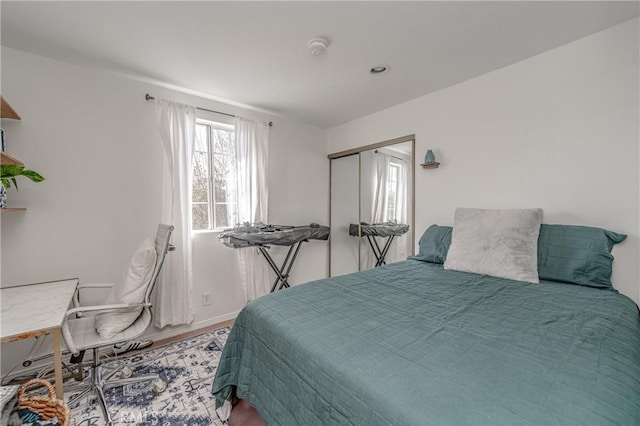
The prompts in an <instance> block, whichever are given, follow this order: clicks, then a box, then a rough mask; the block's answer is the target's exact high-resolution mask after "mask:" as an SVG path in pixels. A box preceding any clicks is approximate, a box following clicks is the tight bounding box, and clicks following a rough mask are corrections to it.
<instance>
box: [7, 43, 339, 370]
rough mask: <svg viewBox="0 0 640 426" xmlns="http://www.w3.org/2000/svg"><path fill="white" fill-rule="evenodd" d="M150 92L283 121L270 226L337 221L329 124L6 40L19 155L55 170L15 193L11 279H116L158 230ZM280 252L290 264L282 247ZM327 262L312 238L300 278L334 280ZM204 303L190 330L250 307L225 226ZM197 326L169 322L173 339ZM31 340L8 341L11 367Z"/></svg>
mask: <svg viewBox="0 0 640 426" xmlns="http://www.w3.org/2000/svg"><path fill="white" fill-rule="evenodd" d="M147 92H149V93H151V94H153V95H154V96H156V97H164V98H168V99H173V100H176V101H179V102H184V103H189V104H192V105H196V106H200V107H204V108H209V109H214V110H220V111H225V112H229V113H234V114H242V115H245V116H248V117H252V118H257V119H261V120H265V121H273V122H274V126H273V127H272V129H271V134H270V139H271V150H270V163H269V167H270V173H269V186H270V205H269V217H270V221H271V222H273V223H279V224H308V223H310V222H318V223H321V224H327V223H328V203H327V200H328V181H329V178H328V168H329V162H328V160H327V158H326V152H325V140H326V132H325V131H324V130H323V129H319V128H316V127H313V126H309V125H305V124H300V123H296V122H293V121H289V120H285V119H283V118H279V117H270V116H267V115H263V114H258V113H255V112H251V111H242V110H240V109H238V108H236V107H231V106H226V105H222V104H219V103H216V102H213V101H210V100H207V99H201V98H197V97H194V96H190V95H186V94H182V93H177V92H173V91H170V90H166V89H163V88H160V87H156V86H152V85H149V84H146V83H142V82H139V81H134V80H130V79H127V78H123V77H120V76H116V75H113V74H109V73H106V72H102V71H99V70H93V69H88V68H82V67H77V66H73V65H70V64H66V63H62V62H58V61H54V60H51V59H48V58H44V57H40V56H35V55H32V54H28V53H24V52H21V51H17V50H14V49H9V48H5V47H3V48H2V95H3V96H4V97H5V98H6V99H8V100H9V102H10V103H11V105H12V106H13V107H14V108H15V109H16V111H18V113H19V114H20V115H21V116H22V121H19V122H10V121H8V120H3V122H2V126H3V128H4V129H5V130H6V133H7V140H8V151H9V152H10V153H12V154H13V155H15V156H17V157H18V158H20V159H22V160H23V161H24V162H25V163H26V164H27V166H28V167H29V168H33V169H35V170H37V171H39V172H40V173H41V174H42V175H44V176H45V177H46V181H45V182H43V183H41V184H33V183H31V182H28V181H23V182H21V183H20V191H19V192H17V193H16V192H15V191H13V190H11V191H10V193H9V204H10V206H25V207H28V210H27V211H26V212H23V213H5V214H3V215H2V216H1V232H2V234H1V237H2V252H1V254H2V258H1V269H2V270H1V282H2V285H3V286H8V285H15V284H21V283H30V282H39V281H49V280H54V279H59V278H64V277H79V278H80V280H81V282H85V283H86V282H114V281H117V280H119V279H120V277H121V276H122V275H123V273H124V272H125V269H126V267H127V265H128V262H129V259H130V257H131V255H132V253H133V251H134V250H135V248H136V246H137V245H138V243H139V242H140V241H141V240H142V239H143V238H145V237H146V236H149V235H153V233H154V232H155V228H156V225H157V223H158V221H159V219H160V217H161V214H160V213H161V212H160V208H161V188H160V184H159V181H160V178H161V170H162V161H163V157H162V147H161V142H160V140H159V134H158V131H157V126H156V123H155V118H154V108H153V105H151V104H150V103H149V102H147V101H145V100H144V94H145V93H147ZM273 252H274V253H275V257H276V259H278V261H279V262H280V261H281V259H282V257H283V250H282V249H279V248H275V249H273ZM327 257H328V250H327V243H326V242H317V241H314V242H311V243H309V244H306V245H305V246H304V247H303V249H302V251H301V254H300V257H299V260H298V262H297V263H296V265H295V267H294V269H293V271H292V278H291V282H292V283H301V282H305V281H308V280H311V279H316V278H322V277H325V276H326V275H327V272H328V263H327ZM203 292H211V293H212V295H213V303H212V305H210V306H206V307H203V306H201V295H202V293H203ZM194 298H195V301H194V304H195V306H196V314H195V322H194V324H193V326H192V327H190V328H199V327H202V326H206V325H209V324H213V323H215V322H219V321H222V320H226V319H230V318H233V317H234V316H235V314H236V313H237V312H238V311H239V310H240V309H241V308H242V306H243V304H244V299H243V294H242V291H241V290H240V287H239V282H238V270H237V266H236V252H235V251H234V250H232V249H229V248H226V247H224V246H223V245H222V243H220V242H219V241H218V239H217V234H215V233H199V234H197V235H196V236H195V237H194ZM25 309H28V307H25ZM187 329H188V328H184V327H183V328H179V329H173V330H172V329H164V330H162V333H163V335H162V337H164V336H166V335H169V334H176V333H178V332H182V331H186V330H187ZM151 333H152V334H157V333H160V331H159V330H152V332H151ZM158 337H160V336H158ZM27 346H28V345H26V344H22V343H20V342H17V343H11V344H3V346H2V370H3V372H6V371H7V369H8V368H10V367H13V365H14V364H15V362H16V361H17V360H18V359H20V357H21V356H22V355H23V354H24V351H25V350H26V349H25V348H26V347H27Z"/></svg>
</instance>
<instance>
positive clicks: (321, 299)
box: [213, 260, 640, 425]
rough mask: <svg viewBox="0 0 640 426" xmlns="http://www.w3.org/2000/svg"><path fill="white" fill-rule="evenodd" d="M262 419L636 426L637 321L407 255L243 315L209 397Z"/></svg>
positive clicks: (573, 298) (589, 303) (632, 313)
mask: <svg viewBox="0 0 640 426" xmlns="http://www.w3.org/2000/svg"><path fill="white" fill-rule="evenodd" d="M234 388H235V389H236V393H237V396H238V397H239V398H244V399H248V400H249V402H250V403H251V404H252V405H253V406H254V407H255V408H256V410H257V411H258V412H259V413H260V415H261V416H262V417H263V418H264V419H265V421H266V422H267V424H270V425H392V424H393V425H430V424H431V425H515V424H522V425H551V424H553V425H565V424H566V425H609V424H619V425H638V424H640V318H639V314H638V308H637V306H636V304H635V303H634V302H633V301H632V300H631V299H629V298H627V297H625V296H623V295H620V294H617V293H615V292H613V291H609V290H603V289H596V288H590V287H583V286H577V285H572V284H562V283H556V282H545V281H542V282H541V283H540V284H529V283H522V282H517V281H512V280H507V279H501V278H492V277H487V276H482V275H476V274H469V273H464V272H456V271H445V270H443V268H442V265H437V264H432V263H426V262H420V261H415V260H409V261H405V262H398V263H394V264H390V265H386V266H383V267H380V268H375V269H372V270H368V271H364V272H358V273H355V274H349V275H344V276H340V277H334V278H330V279H325V280H320V281H315V282H311V283H307V284H303V285H300V286H296V287H292V288H290V289H287V290H286V291H281V292H277V293H273V294H270V295H267V296H264V297H262V298H259V299H257V300H255V301H253V302H251V303H249V304H247V305H246V307H245V308H244V309H243V310H242V312H241V313H240V314H239V316H238V318H237V320H236V322H235V324H234V327H233V329H232V331H231V334H230V336H229V339H228V341H227V344H226V346H225V348H224V351H223V354H222V358H221V360H220V364H219V366H218V369H217V372H216V377H215V381H214V383H213V394H214V395H215V398H216V405H217V407H220V410H219V412H220V413H222V415H223V416H225V415H226V414H228V410H226V412H225V409H227V408H229V404H228V399H229V398H230V397H231V395H232V392H233V390H234Z"/></svg>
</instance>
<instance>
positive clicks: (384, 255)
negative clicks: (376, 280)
mask: <svg viewBox="0 0 640 426" xmlns="http://www.w3.org/2000/svg"><path fill="white" fill-rule="evenodd" d="M395 237H396V236H395V235H391V236H389V238H387V242H386V243H385V244H384V248H383V249H382V253H381V254H380V261H379V265H377V266H380V265H386V264H387V262H385V260H384V259H385V257H387V253H388V252H389V248H390V247H391V243H392V242H393V239H394V238H395Z"/></svg>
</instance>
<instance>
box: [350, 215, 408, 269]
mask: <svg viewBox="0 0 640 426" xmlns="http://www.w3.org/2000/svg"><path fill="white" fill-rule="evenodd" d="M407 231H409V225H405V224H403V223H395V222H386V223H372V224H369V223H365V222H362V223H361V224H360V225H358V224H355V223H352V224H351V225H349V235H352V236H354V237H360V236H363V237H367V240H368V241H369V245H370V246H371V250H372V251H373V254H374V255H375V256H376V264H375V267H378V266H381V265H386V264H387V263H386V262H385V257H386V256H387V253H388V252H389V248H390V247H391V243H392V242H393V240H394V239H395V238H396V237H398V236H400V235H403V234H406V233H407ZM375 237H382V238H386V240H385V243H384V246H383V247H382V249H380V245H379V244H378V241H377V240H376V238H375Z"/></svg>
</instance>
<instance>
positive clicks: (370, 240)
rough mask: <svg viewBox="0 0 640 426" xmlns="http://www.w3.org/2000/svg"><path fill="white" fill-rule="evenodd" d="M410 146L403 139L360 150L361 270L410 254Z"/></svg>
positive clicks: (411, 247) (410, 143)
mask: <svg viewBox="0 0 640 426" xmlns="http://www.w3.org/2000/svg"><path fill="white" fill-rule="evenodd" d="M412 149H413V142H403V143H400V144H395V145H389V146H386V147H382V148H377V149H373V150H368V151H364V152H361V153H360V182H361V183H360V221H361V223H362V225H361V229H360V233H361V238H360V270H365V269H371V268H374V267H377V266H382V265H384V264H388V263H392V262H398V261H400V260H406V258H407V257H408V256H410V255H411V254H413V250H412V249H413V239H412V238H410V236H411V235H412V234H413V230H412V229H410V224H411V223H412V214H413V212H412V211H411V206H412V200H411V195H412V192H413V191H412V190H411V188H412V181H411V180H412V178H413V173H412V168H413V163H412V157H413V156H412V154H413V153H412ZM365 223H366V224H369V226H367V225H364V224H365Z"/></svg>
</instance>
